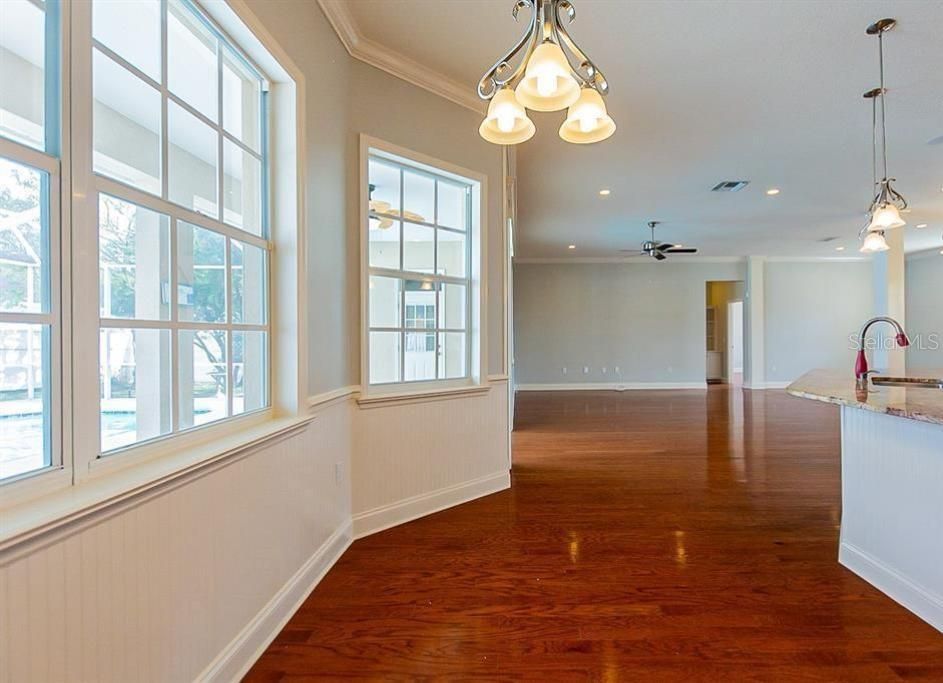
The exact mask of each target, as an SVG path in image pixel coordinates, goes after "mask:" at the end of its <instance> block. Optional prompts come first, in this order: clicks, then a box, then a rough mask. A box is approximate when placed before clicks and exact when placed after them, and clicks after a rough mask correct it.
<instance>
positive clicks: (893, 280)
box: [862, 228, 907, 375]
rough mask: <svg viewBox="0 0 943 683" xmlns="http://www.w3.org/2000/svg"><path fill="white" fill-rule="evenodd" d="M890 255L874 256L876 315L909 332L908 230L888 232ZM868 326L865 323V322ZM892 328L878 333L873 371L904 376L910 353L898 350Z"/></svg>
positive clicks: (887, 253) (878, 330) (883, 329)
mask: <svg viewBox="0 0 943 683" xmlns="http://www.w3.org/2000/svg"><path fill="white" fill-rule="evenodd" d="M885 238H886V239H887V244H888V246H889V247H890V249H889V250H888V251H885V252H881V253H879V254H875V256H874V266H873V267H874V271H873V272H874V315H886V316H890V317H891V318H894V319H895V320H897V321H898V322H899V323H900V324H901V325H903V326H904V329H905V330H906V329H907V316H906V308H907V279H906V267H907V266H906V260H905V258H904V230H903V229H900V228H898V229H896V230H888V231H887V234H886V235H885ZM862 322H864V321H862ZM894 337H895V335H894V332H893V330H892V329H891V328H889V327H885V326H883V325H881V326H880V329H878V328H877V327H876V328H875V329H874V338H875V339H876V340H878V346H877V348H876V349H875V351H874V353H873V355H872V363H871V367H872V368H874V369H877V370H882V371H887V372H888V373H890V374H892V375H903V374H905V372H906V369H907V352H906V350H905V349H901V348H898V346H897V344H896V343H895V341H894Z"/></svg>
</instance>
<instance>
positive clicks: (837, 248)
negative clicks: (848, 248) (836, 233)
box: [835, 247, 845, 251]
mask: <svg viewBox="0 0 943 683" xmlns="http://www.w3.org/2000/svg"><path fill="white" fill-rule="evenodd" d="M835 251H845V247H835Z"/></svg>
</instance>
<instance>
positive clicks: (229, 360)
mask: <svg viewBox="0 0 943 683" xmlns="http://www.w3.org/2000/svg"><path fill="white" fill-rule="evenodd" d="M243 260H244V259H243ZM244 277H245V266H243V278H244ZM225 282H226V285H225V286H226V321H227V325H226V410H227V413H226V415H227V417H232V414H233V412H232V407H233V406H232V402H233V393H234V389H235V386H236V375H235V371H234V368H235V365H234V363H233V357H232V349H233V339H232V338H233V325H232V318H233V315H232V248H231V246H230V240H229V238H228V237H227V238H226V278H225Z"/></svg>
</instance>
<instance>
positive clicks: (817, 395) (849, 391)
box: [786, 370, 943, 425]
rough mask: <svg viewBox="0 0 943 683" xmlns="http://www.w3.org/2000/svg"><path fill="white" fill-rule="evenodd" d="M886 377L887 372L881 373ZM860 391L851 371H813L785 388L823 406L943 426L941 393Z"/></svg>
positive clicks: (916, 374)
mask: <svg viewBox="0 0 943 683" xmlns="http://www.w3.org/2000/svg"><path fill="white" fill-rule="evenodd" d="M940 373H941V371H937V372H929V371H927V372H923V371H919V372H913V373H907V375H908V376H912V377H941V376H943V374H940ZM880 374H881V375H885V374H886V373H880ZM868 384H869V386H868V391H867V392H864V391H860V390H859V389H858V388H857V386H856V382H855V377H854V375H853V374H852V373H851V372H838V371H835V370H812V371H811V372H808V373H806V374H805V375H803V376H802V377H800V378H799V379H797V380H796V381H795V382H793V383H792V384H790V385H789V387H788V388H787V389H786V391H787V392H789V394H791V395H792V396H798V397H799V398H810V399H812V400H815V401H822V402H823V403H834V404H835V405H840V406H850V407H852V408H861V409H862V410H870V411H872V412H875V413H885V414H886V415H894V416H896V417H903V418H907V419H909V420H917V421H918V422H929V423H931V424H938V425H943V390H940V389H922V388H913V389H911V388H909V387H881V386H874V385H872V384H871V383H870V381H869V383H868Z"/></svg>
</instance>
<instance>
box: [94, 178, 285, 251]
mask: <svg viewBox="0 0 943 683" xmlns="http://www.w3.org/2000/svg"><path fill="white" fill-rule="evenodd" d="M93 179H94V184H95V189H96V190H97V191H98V192H100V193H104V194H107V195H111V196H114V197H117V198H119V199H122V200H124V201H127V202H130V203H132V204H137V205H138V206H143V207H144V208H146V209H150V210H152V211H155V212H157V213H160V214H164V215H167V216H171V215H173V216H176V217H177V218H178V219H179V220H182V221H185V222H187V223H192V224H193V225H196V226H199V227H201V228H206V229H207V230H212V231H213V232H215V233H218V234H220V235H228V236H230V237H232V238H233V239H236V240H238V241H240V242H245V243H246V244H251V245H252V246H253V247H257V248H259V249H264V250H265V251H271V250H272V248H273V244H272V243H271V242H270V241H269V240H267V239H265V238H264V237H259V236H258V235H253V234H252V233H250V232H245V231H244V230H240V229H239V228H235V227H233V226H231V225H229V224H227V223H222V222H221V221H219V220H217V219H216V218H213V217H212V216H207V215H206V214H202V213H198V212H195V211H193V210H191V209H187V208H186V207H184V206H180V205H179V204H174V203H173V202H171V201H170V200H168V199H163V198H161V197H158V196H156V195H152V194H150V193H148V192H145V191H143V190H139V189H137V188H135V187H132V186H130V185H125V184H124V183H122V182H121V181H120V180H115V179H114V178H109V177H108V176H103V175H96V174H93Z"/></svg>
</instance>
